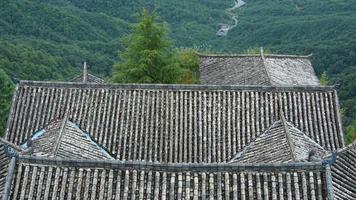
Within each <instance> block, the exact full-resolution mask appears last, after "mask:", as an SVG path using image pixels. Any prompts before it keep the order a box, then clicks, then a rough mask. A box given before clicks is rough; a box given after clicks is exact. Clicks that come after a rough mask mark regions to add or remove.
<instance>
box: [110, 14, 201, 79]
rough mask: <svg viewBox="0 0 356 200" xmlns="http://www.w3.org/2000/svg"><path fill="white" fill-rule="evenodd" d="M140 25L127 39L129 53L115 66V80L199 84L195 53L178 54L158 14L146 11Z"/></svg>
mask: <svg viewBox="0 0 356 200" xmlns="http://www.w3.org/2000/svg"><path fill="white" fill-rule="evenodd" d="M138 20H139V22H138V23H137V24H135V25H134V26H133V29H132V33H131V34H129V35H128V36H126V37H125V38H124V40H123V41H124V43H125V45H126V49H125V50H124V51H122V52H120V58H121V62H120V63H117V64H115V65H114V73H113V77H112V80H113V81H114V82H121V83H195V82H197V78H196V75H195V73H194V72H193V71H192V70H196V69H197V66H198V63H197V61H196V60H197V59H195V61H194V59H192V58H194V55H195V52H193V51H191V50H177V49H174V48H173V47H172V43H173V42H172V41H171V40H170V39H169V38H168V37H167V32H168V29H167V28H166V26H165V24H164V23H163V22H160V20H159V17H158V16H157V14H156V12H152V13H150V12H148V11H147V10H146V9H144V10H143V12H142V13H140V14H139V17H138Z"/></svg>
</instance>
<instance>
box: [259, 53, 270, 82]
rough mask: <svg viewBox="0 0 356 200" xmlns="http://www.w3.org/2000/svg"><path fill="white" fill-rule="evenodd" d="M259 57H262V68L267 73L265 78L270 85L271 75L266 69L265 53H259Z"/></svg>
mask: <svg viewBox="0 0 356 200" xmlns="http://www.w3.org/2000/svg"><path fill="white" fill-rule="evenodd" d="M261 59H262V67H263V69H264V71H265V72H266V75H267V79H268V82H269V84H270V85H272V79H271V75H270V74H269V72H268V70H267V66H266V63H265V61H266V58H265V55H264V54H263V53H261Z"/></svg>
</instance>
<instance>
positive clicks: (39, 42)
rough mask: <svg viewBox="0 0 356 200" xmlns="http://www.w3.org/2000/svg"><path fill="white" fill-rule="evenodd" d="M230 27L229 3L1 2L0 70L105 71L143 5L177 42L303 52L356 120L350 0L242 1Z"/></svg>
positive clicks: (48, 73) (355, 18)
mask: <svg viewBox="0 0 356 200" xmlns="http://www.w3.org/2000/svg"><path fill="white" fill-rule="evenodd" d="M245 2H246V5H244V6H243V7H241V8H239V9H237V10H236V11H234V12H236V14H237V15H238V23H237V26H236V27H235V28H234V29H232V30H230V31H229V33H228V34H227V36H225V37H217V36H216V35H215V33H216V31H217V30H218V29H219V24H221V23H224V24H230V23H233V22H232V21H231V16H229V15H227V14H226V9H227V8H229V7H232V6H233V5H234V1H233V0H222V1H220V0H191V1H188V0H183V1H173V0H137V1H129V0H110V1H108V0H95V1H93V0H48V1H43V0H32V1H29V0H2V1H1V2H0V6H1V8H2V9H1V10H0V36H1V37H0V68H2V69H3V70H4V71H5V72H6V74H7V75H8V76H9V77H10V78H12V79H34V80H69V79H71V78H72V77H74V76H76V75H77V74H78V73H80V71H81V63H82V62H83V61H84V60H86V61H87V62H88V64H89V66H90V68H89V69H90V71H91V72H93V73H96V74H98V75H100V76H102V77H108V76H109V75H110V74H111V66H112V65H113V63H114V62H116V61H117V60H118V57H117V51H118V50H122V49H123V46H122V44H121V42H120V38H122V36H124V35H125V34H127V33H128V32H129V28H130V24H132V23H133V22H135V13H136V12H139V11H141V10H142V8H143V7H146V8H149V9H156V10H157V12H158V14H159V15H160V16H161V19H162V20H164V21H166V22H167V25H168V27H169V28H170V29H171V32H170V35H171V37H172V38H173V39H174V40H175V43H176V44H175V45H176V46H179V47H193V48H195V49H197V50H199V51H210V52H215V53H219V52H224V53H243V52H245V51H246V50H247V49H249V48H251V47H259V46H264V47H265V48H268V49H270V50H271V51H272V52H273V53H281V54H286V53H290V54H310V53H313V57H312V62H313V65H314V66H315V68H316V72H317V74H319V75H320V74H321V73H322V72H324V71H326V72H327V74H328V75H329V76H330V79H331V84H338V85H339V86H338V88H339V97H340V99H341V104H342V107H343V110H344V114H345V125H347V124H348V123H349V122H350V121H351V120H352V119H355V118H356V89H355V88H356V82H355V81H354V80H355V79H356V38H355V35H356V1H355V0H351V1H350V0H285V1H273V0H264V1H262V0H246V1H245Z"/></svg>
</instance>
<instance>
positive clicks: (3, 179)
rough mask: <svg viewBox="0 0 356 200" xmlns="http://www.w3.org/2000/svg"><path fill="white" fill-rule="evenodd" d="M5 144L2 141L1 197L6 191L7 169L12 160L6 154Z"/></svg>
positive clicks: (0, 145)
mask: <svg viewBox="0 0 356 200" xmlns="http://www.w3.org/2000/svg"><path fill="white" fill-rule="evenodd" d="M4 148H5V144H3V143H2V142H1V141H0V197H1V196H2V192H3V191H4V186H5V182H6V175H7V169H8V165H9V162H10V159H9V158H8V157H7V156H6V154H5V149H4Z"/></svg>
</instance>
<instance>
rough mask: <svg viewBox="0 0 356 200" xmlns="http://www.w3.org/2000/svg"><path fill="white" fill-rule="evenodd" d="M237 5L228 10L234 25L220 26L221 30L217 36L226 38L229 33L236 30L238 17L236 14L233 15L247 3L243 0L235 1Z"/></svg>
mask: <svg viewBox="0 0 356 200" xmlns="http://www.w3.org/2000/svg"><path fill="white" fill-rule="evenodd" d="M234 3H235V5H234V6H233V7H231V8H228V9H226V10H225V11H226V13H227V14H228V15H229V16H231V19H232V20H233V21H234V24H219V27H220V28H219V30H218V31H217V32H216V35H217V36H226V35H227V33H228V32H229V31H230V30H231V29H233V28H235V27H236V26H237V23H238V20H237V18H238V15H237V14H236V13H233V11H234V10H236V9H238V8H240V7H242V6H244V5H245V4H246V3H245V2H244V1H243V0H235V1H234Z"/></svg>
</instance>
